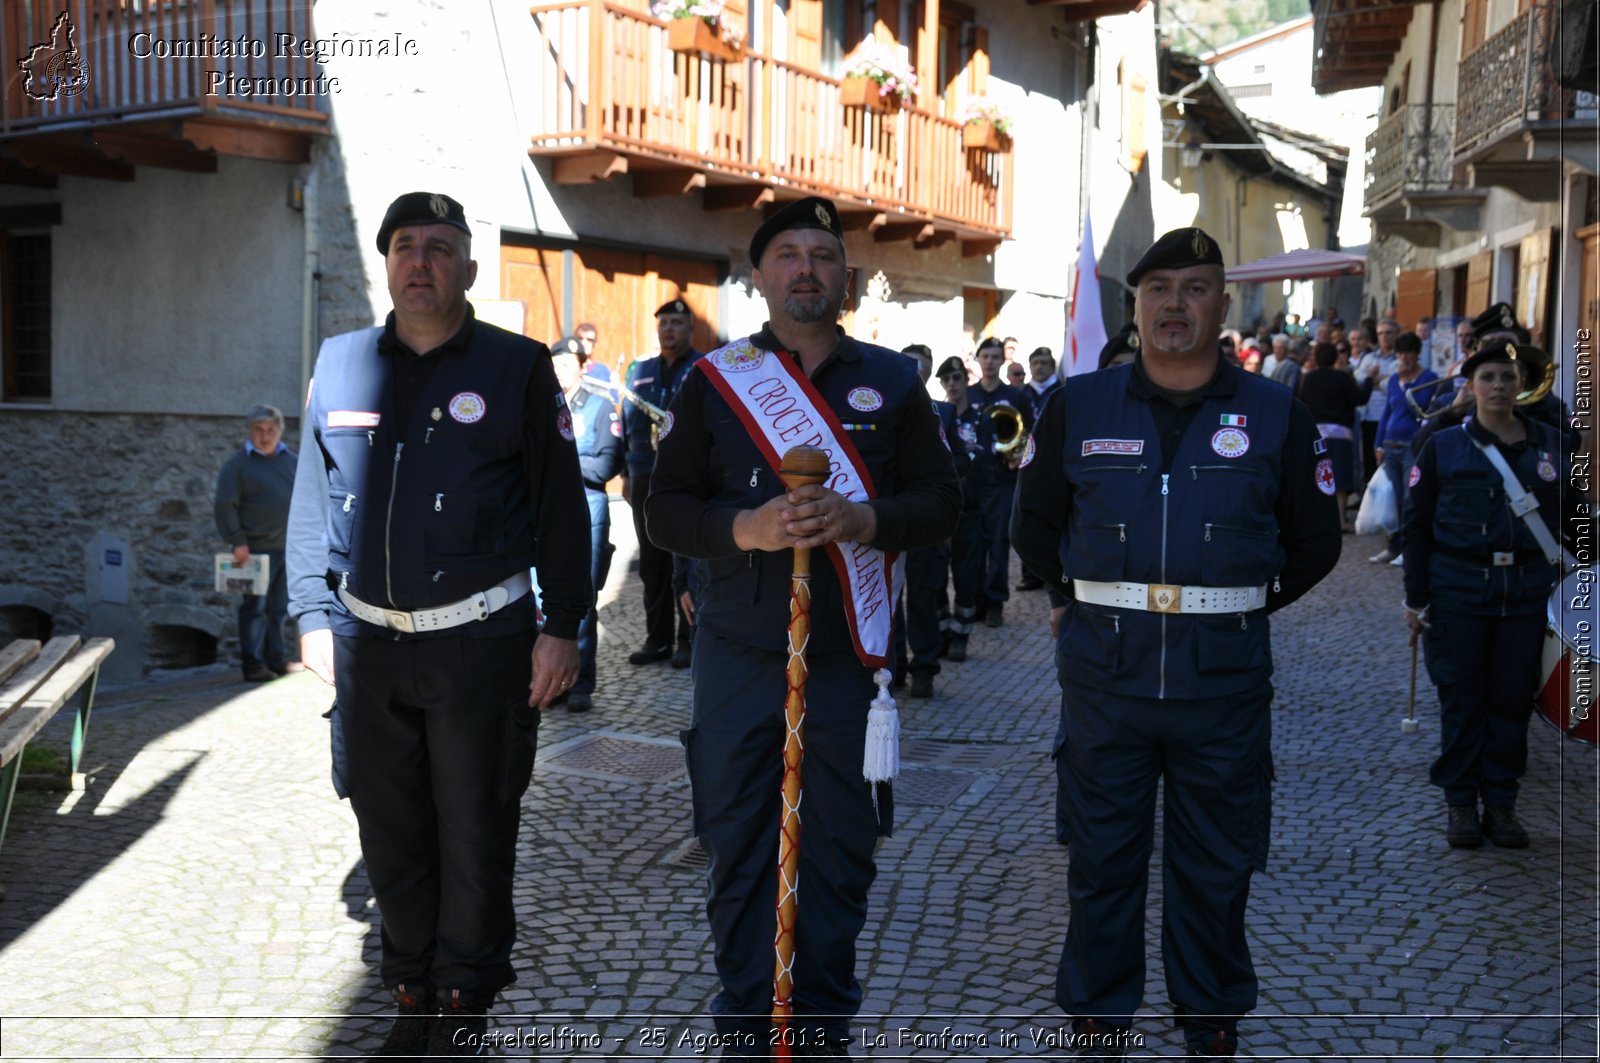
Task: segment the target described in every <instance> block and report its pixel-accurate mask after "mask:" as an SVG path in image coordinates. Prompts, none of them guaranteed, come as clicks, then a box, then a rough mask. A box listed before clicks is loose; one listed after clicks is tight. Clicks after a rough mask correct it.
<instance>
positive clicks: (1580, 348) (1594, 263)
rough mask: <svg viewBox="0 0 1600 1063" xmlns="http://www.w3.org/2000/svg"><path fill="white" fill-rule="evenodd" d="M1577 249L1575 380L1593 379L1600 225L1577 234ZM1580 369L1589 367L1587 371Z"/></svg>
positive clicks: (1598, 334) (1599, 333) (1599, 316)
mask: <svg viewBox="0 0 1600 1063" xmlns="http://www.w3.org/2000/svg"><path fill="white" fill-rule="evenodd" d="M1577 237H1578V246H1579V248H1580V251H1579V253H1578V333H1577V337H1576V339H1577V342H1576V343H1574V344H1573V345H1572V350H1573V354H1574V355H1575V356H1576V358H1577V363H1578V365H1577V366H1574V367H1573V372H1574V373H1576V374H1577V376H1576V377H1575V379H1578V380H1583V379H1588V380H1593V379H1594V347H1595V342H1596V340H1597V339H1600V225H1590V226H1588V227H1586V228H1583V229H1579V230H1578V232H1577ZM1578 366H1588V367H1589V368H1588V369H1587V370H1585V369H1581V368H1578Z"/></svg>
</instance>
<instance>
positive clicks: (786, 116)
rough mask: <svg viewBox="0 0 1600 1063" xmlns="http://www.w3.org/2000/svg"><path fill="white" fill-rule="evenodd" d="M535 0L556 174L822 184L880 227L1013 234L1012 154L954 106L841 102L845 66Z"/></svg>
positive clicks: (945, 236) (581, 0) (608, 10)
mask: <svg viewBox="0 0 1600 1063" xmlns="http://www.w3.org/2000/svg"><path fill="white" fill-rule="evenodd" d="M532 16H533V32H534V35H535V45H536V53H537V56H538V59H537V66H536V67H535V69H533V70H531V71H529V72H528V83H529V84H530V85H531V88H532V90H533V93H534V100H535V106H534V112H533V113H534V124H535V128H536V132H535V133H534V134H533V139H532V147H531V148H530V151H531V152H532V154H534V155H538V156H545V157H549V158H551V159H552V160H553V167H552V168H553V176H554V179H555V180H556V182H558V183H563V184H576V183H585V182H588V181H592V180H606V179H610V178H615V177H618V176H621V175H623V174H629V175H631V177H632V181H633V193H634V195H636V196H659V195H684V194H687V193H689V192H694V191H698V192H699V193H700V196H701V202H702V205H703V206H704V208H705V209H707V210H724V209H733V208H741V207H743V208H757V207H763V206H766V205H767V204H770V203H773V202H774V201H781V200H789V199H795V198H799V197H801V196H806V195H813V194H815V195H823V196H828V197H829V198H831V199H833V200H834V201H835V203H837V205H838V207H839V210H840V213H841V214H842V215H843V216H844V219H845V224H846V226H847V227H850V228H853V229H856V230H865V231H870V232H871V233H872V234H873V235H874V237H875V238H876V239H878V240H911V241H913V243H914V244H915V246H917V247H935V246H940V245H943V244H945V243H948V242H949V241H951V240H957V239H959V240H960V241H961V244H962V250H963V253H965V254H969V255H977V254H983V253H987V252H988V251H991V250H993V249H994V247H996V246H997V245H998V243H999V241H1000V240H1001V239H1002V238H1004V237H1006V236H1008V235H1010V231H1011V180H1012V174H1011V156H1010V154H1009V153H999V152H991V151H987V150H984V149H981V148H972V149H968V148H964V147H963V146H962V137H961V126H960V125H959V124H958V123H956V122H955V121H953V120H951V119H948V118H942V117H939V116H937V115H934V114H931V113H929V112H927V111H924V110H920V109H918V108H916V107H912V106H905V107H902V108H900V109H898V110H897V111H895V112H893V113H890V114H875V113H870V112H868V111H867V110H865V109H863V108H858V107H846V106H844V105H843V104H841V102H840V92H839V81H838V80H837V79H835V78H830V77H826V76H824V75H822V74H820V73H818V72H816V71H815V70H807V69H803V68H801V67H798V66H795V65H793V64H791V63H786V62H783V61H781V60H777V59H774V58H772V57H770V56H767V55H763V54H761V53H759V52H755V51H751V50H746V51H744V52H743V53H741V55H740V57H739V58H738V59H736V60H733V61H729V62H721V61H714V60H712V59H710V58H709V57H704V56H700V55H696V54H679V53H675V52H673V51H672V50H671V49H669V48H668V46H667V24H666V23H665V22H662V21H660V20H658V19H654V18H651V17H650V16H648V15H642V14H640V13H638V12H635V11H631V10H628V9H626V8H623V7H619V6H617V5H614V4H609V3H605V2H603V0H569V2H567V3H556V4H542V5H539V6H537V7H534V8H533V9H532Z"/></svg>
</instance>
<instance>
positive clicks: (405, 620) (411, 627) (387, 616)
mask: <svg viewBox="0 0 1600 1063" xmlns="http://www.w3.org/2000/svg"><path fill="white" fill-rule="evenodd" d="M383 620H384V624H385V625H387V626H388V627H390V628H391V629H393V630H395V631H404V632H405V633H406V634H408V635H414V634H416V631H417V628H416V625H415V624H413V623H412V622H411V614H410V613H405V612H401V611H400V610H398V609H386V610H384V615H383Z"/></svg>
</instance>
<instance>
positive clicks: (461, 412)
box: [450, 391, 489, 424]
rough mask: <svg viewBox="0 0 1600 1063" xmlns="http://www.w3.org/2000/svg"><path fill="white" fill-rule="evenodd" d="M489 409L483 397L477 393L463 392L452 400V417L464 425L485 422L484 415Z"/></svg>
mask: <svg viewBox="0 0 1600 1063" xmlns="http://www.w3.org/2000/svg"><path fill="white" fill-rule="evenodd" d="M488 409H489V407H488V405H487V404H485V403H484V401H483V396H482V395H479V394H478V393H477V392H475V391H463V392H462V393H461V394H459V395H457V396H456V397H455V398H453V399H451V400H450V416H451V417H454V418H455V419H456V420H458V421H460V422H461V423H462V424H471V423H473V422H474V421H481V420H483V415H484V413H485V412H486V411H487V410H488Z"/></svg>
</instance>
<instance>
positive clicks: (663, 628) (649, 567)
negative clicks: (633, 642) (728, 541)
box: [629, 473, 694, 648]
mask: <svg viewBox="0 0 1600 1063" xmlns="http://www.w3.org/2000/svg"><path fill="white" fill-rule="evenodd" d="M629 497H630V498H631V499H632V501H631V502H630V503H629V505H630V507H631V508H632V509H633V530H634V534H636V535H637V536H638V538H639V582H640V583H643V584H644V642H645V645H646V646H650V647H652V648H655V647H660V646H674V645H688V644H689V642H690V641H692V639H693V635H694V630H693V628H691V627H690V626H689V618H688V617H687V616H685V615H684V613H683V609H682V607H681V606H679V604H678V600H677V596H676V595H674V594H673V593H672V553H671V551H669V550H663V549H661V547H659V546H657V545H656V544H655V543H653V542H651V541H650V536H649V534H648V532H647V530H646V528H645V522H644V500H645V499H647V498H649V497H650V476H649V474H648V473H647V474H645V475H643V476H635V477H634V478H633V488H632V491H631V493H630V496H629Z"/></svg>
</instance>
